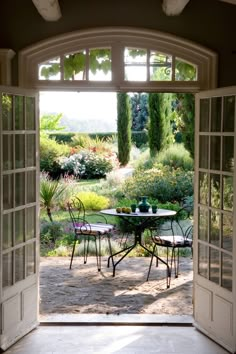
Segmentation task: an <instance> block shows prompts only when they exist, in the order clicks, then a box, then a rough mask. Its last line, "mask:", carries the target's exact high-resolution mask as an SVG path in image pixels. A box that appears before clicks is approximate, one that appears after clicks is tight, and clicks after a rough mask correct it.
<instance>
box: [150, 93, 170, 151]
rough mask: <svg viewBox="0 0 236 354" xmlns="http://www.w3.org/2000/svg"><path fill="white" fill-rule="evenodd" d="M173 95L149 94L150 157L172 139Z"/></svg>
mask: <svg viewBox="0 0 236 354" xmlns="http://www.w3.org/2000/svg"><path fill="white" fill-rule="evenodd" d="M170 112H171V94H165V93H150V94H149V119H150V121H149V130H148V133H149V148H150V156H151V157H155V156H156V154H157V153H158V152H159V151H160V150H162V149H163V148H164V147H165V146H167V145H168V144H169V143H170V141H171V137H172V131H171V124H170Z"/></svg>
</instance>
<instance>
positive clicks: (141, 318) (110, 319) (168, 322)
mask: <svg viewBox="0 0 236 354" xmlns="http://www.w3.org/2000/svg"><path fill="white" fill-rule="evenodd" d="M39 321H40V325H41V326H50V325H52V326H66V325H68V326H111V325H116V326H129V325H130V326H180V327H191V326H192V325H193V321H194V320H193V317H192V316H189V315H154V314H152V315H146V314H143V315H140V314H48V315H40V319H39Z"/></svg>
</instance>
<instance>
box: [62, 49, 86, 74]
mask: <svg viewBox="0 0 236 354" xmlns="http://www.w3.org/2000/svg"><path fill="white" fill-rule="evenodd" d="M64 80H86V50H85V49H84V50H81V51H79V52H76V53H72V54H67V55H65V56H64Z"/></svg>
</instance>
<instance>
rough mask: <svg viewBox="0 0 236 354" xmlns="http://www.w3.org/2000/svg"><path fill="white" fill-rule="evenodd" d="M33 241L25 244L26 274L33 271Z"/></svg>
mask: <svg viewBox="0 0 236 354" xmlns="http://www.w3.org/2000/svg"><path fill="white" fill-rule="evenodd" d="M35 254H36V252H35V242H33V243H30V244H28V245H26V276H27V277H28V276H29V275H32V274H34V273H35V264H36V257H35Z"/></svg>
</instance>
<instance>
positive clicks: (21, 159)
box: [15, 134, 25, 168]
mask: <svg viewBox="0 0 236 354" xmlns="http://www.w3.org/2000/svg"><path fill="white" fill-rule="evenodd" d="M24 167H25V136H24V135H23V134H17V135H16V136H15V168H24Z"/></svg>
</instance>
